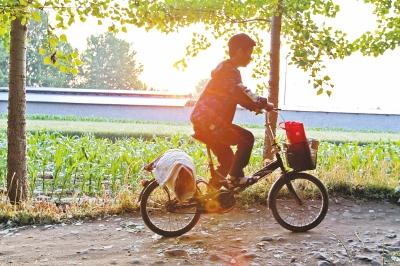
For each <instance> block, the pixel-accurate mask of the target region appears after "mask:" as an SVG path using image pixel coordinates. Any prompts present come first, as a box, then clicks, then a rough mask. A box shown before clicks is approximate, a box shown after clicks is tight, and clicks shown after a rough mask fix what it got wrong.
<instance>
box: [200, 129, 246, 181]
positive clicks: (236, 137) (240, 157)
mask: <svg viewBox="0 0 400 266" xmlns="http://www.w3.org/2000/svg"><path fill="white" fill-rule="evenodd" d="M195 132H196V134H200V135H202V137H203V138H204V139H205V140H206V141H207V142H206V144H207V145H208V146H209V147H210V149H211V150H212V152H213V153H214V154H215V155H216V156H217V158H218V162H219V164H220V165H219V167H218V168H217V171H218V172H219V173H220V174H221V175H223V176H227V174H228V173H229V174H230V175H231V176H235V177H243V176H244V172H243V168H245V167H246V166H247V164H248V163H249V160H250V155H251V151H252V149H253V145H254V136H253V134H252V133H251V132H250V131H248V130H246V129H244V128H241V127H239V126H237V125H234V124H231V125H228V126H225V127H222V128H217V129H214V130H207V131H203V130H201V131H200V130H196V127H195ZM233 145H236V146H237V151H236V153H235V154H234V153H233V151H232V149H231V147H230V146H233Z"/></svg>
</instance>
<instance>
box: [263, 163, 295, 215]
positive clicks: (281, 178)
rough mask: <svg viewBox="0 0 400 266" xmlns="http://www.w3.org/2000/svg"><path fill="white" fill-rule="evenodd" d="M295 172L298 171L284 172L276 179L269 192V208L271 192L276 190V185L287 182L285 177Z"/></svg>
mask: <svg viewBox="0 0 400 266" xmlns="http://www.w3.org/2000/svg"><path fill="white" fill-rule="evenodd" d="M293 173H296V172H294V171H291V172H287V173H284V174H282V175H281V176H280V177H279V178H278V179H276V180H275V182H274V183H273V184H272V186H271V189H270V190H269V192H268V200H267V207H268V209H269V206H270V199H271V193H272V191H274V190H275V187H276V186H277V185H278V183H281V182H285V179H286V178H288V177H290V176H291V175H292V174H293Z"/></svg>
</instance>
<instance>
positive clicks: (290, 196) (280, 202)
mask: <svg viewBox="0 0 400 266" xmlns="http://www.w3.org/2000/svg"><path fill="white" fill-rule="evenodd" d="M268 205H269V208H270V210H271V211H272V215H273V216H274V218H275V219H276V221H277V222H278V223H279V224H280V225H281V226H282V227H284V228H286V229H288V230H290V231H293V232H305V231H308V230H310V229H312V228H314V227H316V226H317V225H319V224H320V223H321V222H322V220H323V219H324V218H325V215H326V213H327V211H328V192H327V190H326V188H325V186H324V185H323V184H322V182H321V181H320V180H319V179H318V178H316V177H315V176H312V175H310V174H307V173H297V172H292V173H289V174H286V175H284V176H282V177H281V178H279V179H278V180H277V181H276V182H275V184H274V185H273V187H272V188H271V191H270V194H269V196H268Z"/></svg>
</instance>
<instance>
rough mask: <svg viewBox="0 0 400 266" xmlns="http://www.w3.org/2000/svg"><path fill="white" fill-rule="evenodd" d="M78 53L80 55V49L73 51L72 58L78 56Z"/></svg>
mask: <svg viewBox="0 0 400 266" xmlns="http://www.w3.org/2000/svg"><path fill="white" fill-rule="evenodd" d="M78 55H79V54H78V51H76V50H75V51H73V52H72V53H71V57H72V58H77V57H78Z"/></svg>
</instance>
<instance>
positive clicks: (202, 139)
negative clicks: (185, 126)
mask: <svg viewBox="0 0 400 266" xmlns="http://www.w3.org/2000/svg"><path fill="white" fill-rule="evenodd" d="M191 136H192V138H194V139H195V140H198V141H200V142H202V143H204V144H206V145H208V144H209V141H207V137H206V136H204V135H203V134H200V133H198V132H195V133H194V134H192V135H191ZM207 142H208V143H207Z"/></svg>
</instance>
